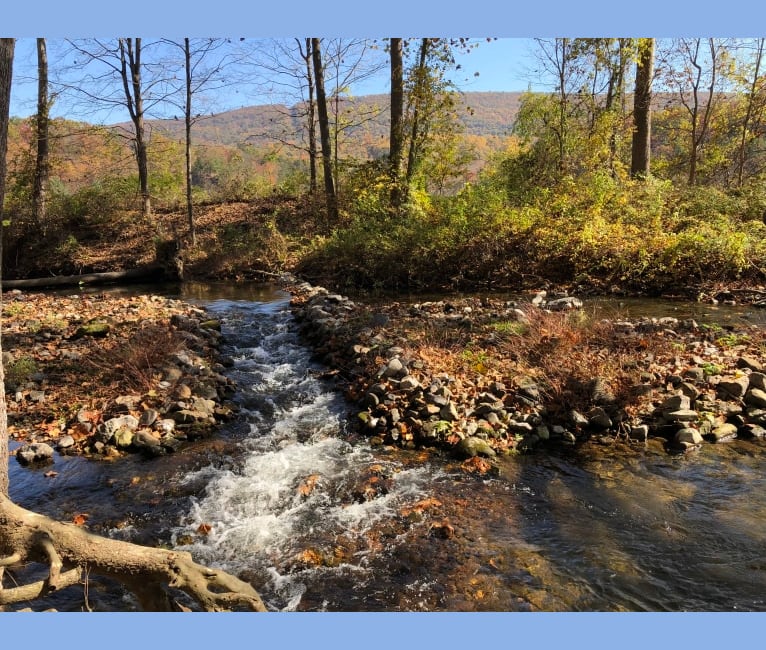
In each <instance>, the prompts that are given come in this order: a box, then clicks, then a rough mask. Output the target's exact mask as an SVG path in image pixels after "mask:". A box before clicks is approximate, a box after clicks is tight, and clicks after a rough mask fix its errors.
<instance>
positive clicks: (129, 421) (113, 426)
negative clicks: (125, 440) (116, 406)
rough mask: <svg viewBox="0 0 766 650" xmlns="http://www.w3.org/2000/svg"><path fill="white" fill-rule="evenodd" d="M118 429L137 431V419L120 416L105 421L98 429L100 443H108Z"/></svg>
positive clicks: (129, 416)
mask: <svg viewBox="0 0 766 650" xmlns="http://www.w3.org/2000/svg"><path fill="white" fill-rule="evenodd" d="M120 429H128V430H129V431H135V430H136V429H138V419H137V418H135V417H133V416H132V415H121V416H119V417H116V418H111V419H109V420H107V421H106V422H104V423H103V424H102V425H100V426H99V427H98V433H99V437H100V440H101V442H109V441H110V440H111V439H112V437H113V436H114V434H115V433H117V431H119V430H120Z"/></svg>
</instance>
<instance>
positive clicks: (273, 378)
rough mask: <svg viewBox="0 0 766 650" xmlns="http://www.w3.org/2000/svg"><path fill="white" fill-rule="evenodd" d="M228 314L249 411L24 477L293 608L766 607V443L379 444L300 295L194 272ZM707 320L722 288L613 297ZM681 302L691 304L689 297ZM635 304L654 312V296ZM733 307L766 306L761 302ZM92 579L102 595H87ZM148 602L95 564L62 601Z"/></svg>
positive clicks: (111, 605)
mask: <svg viewBox="0 0 766 650" xmlns="http://www.w3.org/2000/svg"><path fill="white" fill-rule="evenodd" d="M180 297H181V298H184V299H186V300H191V301H196V302H198V303H200V304H203V305H204V306H205V307H206V308H207V309H209V310H210V311H211V312H213V313H214V314H215V316H216V317H217V318H220V319H221V320H222V323H223V334H224V340H225V349H224V352H225V354H227V355H229V356H230V357H231V358H232V359H233V360H234V365H233V367H232V368H231V371H230V372H231V376H232V378H233V379H234V380H235V381H236V382H237V384H238V386H239V390H238V394H237V396H236V402H237V404H238V406H239V408H240V412H239V416H238V417H237V418H236V419H235V420H234V421H232V422H231V423H230V424H228V425H227V426H226V427H225V428H224V429H223V431H222V432H221V434H220V436H217V437H215V438H214V439H209V440H201V441H196V442H194V443H191V444H189V445H188V446H187V447H186V448H184V449H183V450H182V451H180V452H179V453H177V454H173V455H169V456H165V457H162V458H158V459H152V460H144V459H142V458H139V457H138V456H131V457H127V458H124V459H121V460H120V461H118V462H114V463H108V462H104V461H91V460H87V459H84V458H74V457H65V456H58V455H57V456H56V458H55V463H54V466H53V469H55V471H56V472H58V475H57V476H56V477H55V478H46V477H45V475H44V473H45V472H46V471H48V470H50V469H51V468H50V467H47V468H44V469H28V468H21V467H20V466H18V464H17V463H16V462H15V461H12V462H11V467H10V471H11V497H12V498H13V499H15V500H16V501H17V502H19V503H20V504H21V505H23V506H25V507H27V508H31V509H35V510H38V511H42V512H45V513H46V514H50V515H52V516H54V517H57V518H60V519H63V520H71V518H72V517H73V516H74V515H76V514H77V513H87V514H88V515H89V519H88V526H89V527H90V528H91V529H92V530H94V531H96V532H99V533H101V534H106V535H109V536H112V537H117V538H120V539H126V540H130V541H135V542H139V543H144V544H151V545H165V546H172V547H177V548H182V549H184V550H188V551H191V552H192V554H193V555H194V557H195V559H197V560H198V561H201V562H204V563H208V564H211V565H215V566H221V567H224V568H225V569H227V570H228V571H231V572H234V573H237V574H239V575H240V576H242V577H244V578H246V579H247V580H249V581H251V582H252V583H253V584H254V585H255V586H256V588H257V589H258V590H259V591H260V592H261V594H262V596H263V598H264V601H265V602H266V604H267V606H268V607H269V608H270V609H272V610H280V611H295V610H297V611H381V610H385V611H536V610H544V611H625V610H628V611H636V610H638V611H646V610H649V611H685V610H696V611H717V610H726V611H740V610H744V611H752V610H757V611H763V610H766V596H764V594H766V529H764V526H763V523H762V522H763V521H764V520H766V489H765V488H766V478H764V477H765V476H766V447H765V446H764V443H763V442H762V441H761V442H759V441H744V440H735V441H733V442H730V443H726V444H719V445H704V446H703V447H702V448H701V449H699V450H698V451H694V452H691V453H688V454H685V455H683V456H672V455H668V454H667V453H666V452H665V451H664V450H663V449H662V448H661V447H658V446H655V445H654V444H652V443H651V442H650V443H649V444H647V445H646V446H645V447H637V446H630V447H628V446H626V445H623V444H622V443H620V442H613V443H609V444H599V443H598V442H592V443H590V442H589V443H587V444H585V445H583V446H581V447H578V448H577V449H576V450H569V451H558V452H554V453H547V452H540V453H534V454H532V455H528V456H517V457H507V458H504V459H502V460H500V462H499V469H500V472H499V474H492V475H484V476H481V475H476V474H466V473H465V472H463V471H462V470H461V469H460V466H459V465H458V464H457V463H455V462H453V461H452V460H451V459H449V458H447V457H444V456H441V455H440V454H438V453H434V452H423V451H408V452H405V451H401V450H395V449H384V448H372V447H370V446H369V445H368V443H367V441H366V440H364V439H358V438H356V437H355V436H354V435H353V434H351V433H350V432H349V431H348V430H347V427H346V423H347V420H348V415H349V414H348V407H347V405H346V404H345V403H344V401H343V400H342V398H341V397H340V396H339V395H338V394H337V393H336V392H334V391H333V388H332V385H331V384H330V383H329V382H328V381H327V380H325V379H323V370H324V369H323V368H321V367H319V366H317V365H315V364H314V363H313V362H312V360H311V355H310V352H309V350H308V349H307V348H306V347H304V346H303V345H302V343H301V342H300V340H299V338H298V336H297V328H296V327H295V324H294V323H293V321H292V318H291V316H290V312H289V305H288V296H287V295H286V294H284V293H282V292H280V291H278V290H276V289H273V288H270V287H263V286H252V285H251V286H243V287H227V286H223V285H220V286H217V285H196V284H191V285H186V286H184V287H183V288H182V290H181V294H180ZM595 305H596V306H595V307H594V308H597V309H602V310H604V311H605V313H606V312H609V311H610V310H613V311H620V312H626V311H627V312H630V311H631V310H632V309H635V310H639V309H640V310H642V313H643V314H648V315H673V316H678V317H681V316H683V317H686V315H687V312H691V315H693V316H694V317H696V318H700V319H701V320H703V321H704V318H705V317H706V314H708V315H709V314H710V312H712V311H713V308H711V307H700V306H695V305H683V304H679V303H669V302H665V301H654V302H652V303H647V302H646V301H643V304H639V303H636V304H633V303H631V302H628V303H625V302H623V303H622V304H619V303H616V302H597V303H595ZM679 310H680V311H679ZM628 315H638V314H637V313H635V314H632V313H628ZM713 315H714V316H715V317H716V320H718V321H719V322H720V321H721V320H724V321H725V320H726V319H734V320H737V321H740V320H743V319H744V320H745V321H747V322H756V323H757V324H760V318H761V317H760V315H759V314H757V313H754V312H752V311H750V310H747V309H746V308H735V309H729V310H723V311H721V310H715V314H713ZM86 596H87V598H86ZM86 601H87V606H89V607H92V608H94V609H102V610H110V611H120V610H131V609H134V608H135V607H136V603H135V602H134V601H133V600H132V598H131V597H130V595H129V594H127V593H124V592H122V591H121V590H120V589H119V588H118V586H117V585H115V584H113V583H110V582H109V581H104V580H100V579H97V578H94V579H93V580H92V581H90V583H89V587H88V591H87V594H83V593H82V592H81V591H79V590H77V589H75V590H69V591H68V592H67V594H61V595H57V596H56V597H54V598H51V599H49V602H48V605H50V606H53V607H56V608H57V609H60V610H74V611H79V610H80V609H82V608H84V607H85V602H86Z"/></svg>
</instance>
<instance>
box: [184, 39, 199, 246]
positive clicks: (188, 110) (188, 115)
mask: <svg viewBox="0 0 766 650" xmlns="http://www.w3.org/2000/svg"><path fill="white" fill-rule="evenodd" d="M184 67H185V70H186V103H185V115H184V118H185V124H184V126H185V127H186V146H185V149H186V217H187V219H188V220H189V239H190V240H191V245H192V246H196V245H197V229H196V227H195V224H194V205H193V204H192V159H191V128H192V85H191V84H192V72H191V48H190V46H189V39H188V38H184Z"/></svg>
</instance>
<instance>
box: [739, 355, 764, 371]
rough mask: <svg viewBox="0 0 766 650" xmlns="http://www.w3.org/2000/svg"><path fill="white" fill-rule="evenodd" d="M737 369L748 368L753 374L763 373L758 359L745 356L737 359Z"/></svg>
mask: <svg viewBox="0 0 766 650" xmlns="http://www.w3.org/2000/svg"><path fill="white" fill-rule="evenodd" d="M737 368H749V369H750V370H752V371H754V372H763V364H762V363H761V362H760V361H759V360H758V359H756V358H755V357H749V356H745V355H743V356H741V357H740V358H739V359H737Z"/></svg>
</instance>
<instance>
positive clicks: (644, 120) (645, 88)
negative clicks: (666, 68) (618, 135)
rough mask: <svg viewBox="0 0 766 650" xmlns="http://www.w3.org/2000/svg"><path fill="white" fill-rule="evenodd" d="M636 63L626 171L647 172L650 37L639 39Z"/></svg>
mask: <svg viewBox="0 0 766 650" xmlns="http://www.w3.org/2000/svg"><path fill="white" fill-rule="evenodd" d="M638 47H639V54H638V62H637V63H636V86H635V93H634V95H633V124H634V127H633V142H632V148H631V163H630V175H631V176H632V177H633V178H642V177H643V178H645V177H647V176H649V173H650V169H651V149H652V77H653V76H654V39H653V38H644V39H640V40H639V44H638Z"/></svg>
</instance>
